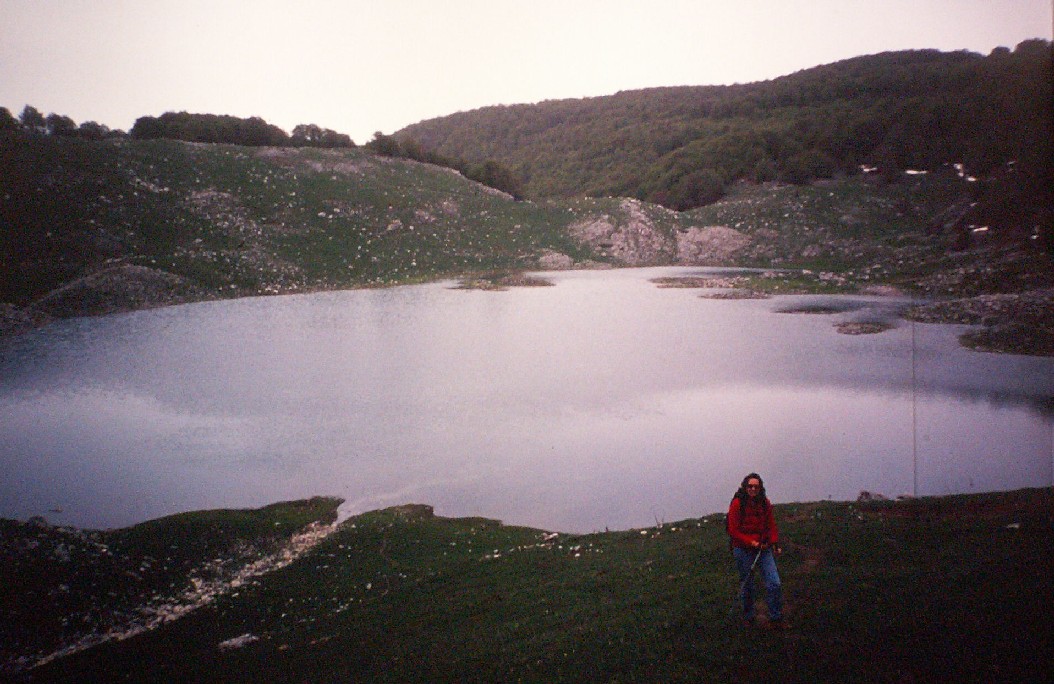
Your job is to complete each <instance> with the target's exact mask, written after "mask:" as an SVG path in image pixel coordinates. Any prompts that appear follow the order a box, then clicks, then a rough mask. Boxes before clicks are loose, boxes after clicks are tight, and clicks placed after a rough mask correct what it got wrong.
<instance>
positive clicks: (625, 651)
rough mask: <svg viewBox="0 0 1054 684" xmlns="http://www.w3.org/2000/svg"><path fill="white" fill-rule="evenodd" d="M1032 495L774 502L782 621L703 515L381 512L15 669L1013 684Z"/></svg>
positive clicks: (1038, 499)
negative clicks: (569, 524)
mask: <svg viewBox="0 0 1054 684" xmlns="http://www.w3.org/2000/svg"><path fill="white" fill-rule="evenodd" d="M1052 497H1054V492H1052V490H1050V489H1040V490H1025V491H1019V492H1011V493H1001V494H986V495H971V496H955V497H947V498H933V499H929V498H927V499H920V500H914V501H904V502H895V503H894V502H872V503H866V504H852V503H831V502H827V503H816V504H788V505H783V506H779V507H778V508H777V515H778V518H779V520H780V522H781V529H782V533H783V537H784V546H785V551H786V552H785V554H784V556H783V557H782V559H781V561H780V570H781V574H782V576H783V581H784V590H785V594H786V597H787V608H788V620H789V627H788V629H787V630H786V631H785V632H783V633H771V632H766V631H761V630H757V629H751V630H747V629H744V628H743V627H742V626H741V625H740V624H739V621H738V619H737V616H736V612H735V608H734V604H735V600H734V595H735V592H736V586H737V582H736V579H735V578H734V576H733V574H734V573H733V570H732V568H731V563H730V560H729V554H728V549H727V542H726V537H725V534H724V530H723V516H721V515H712V516H708V517H704V518H701V519H691V520H685V521H682V522H678V523H673V524H667V525H663V526H661V527H656V528H651V529H646V530H629V531H622V532H607V533H602V534H593V535H586V536H570V535H554V534H547V533H544V532H541V531H539V530H532V529H525V528H516V527H505V526H502V525H500V524H498V523H496V522H493V521H487V520H482V519H444V518H437V517H433V516H432V515H431V513H430V510H428V509H426V508H425V507H403V508H399V509H388V510H385V511H378V512H374V513H369V514H365V515H362V516H359V517H356V518H353V519H351V520H349V521H346V522H345V523H344V524H343V525H342V526H341V527H340V528H339V529H338V531H337V532H335V533H334V534H332V535H331V536H330V537H328V538H327V539H326V541H325V542H323V543H322V544H321V545H319V546H317V547H315V548H314V549H313V550H312V551H311V552H309V554H308V555H306V556H304V557H303V558H301V559H300V560H299V561H298V562H296V563H294V564H293V565H290V566H288V567H286V568H284V569H282V570H278V571H276V572H274V573H272V574H270V575H265V576H263V577H261V578H259V579H258V580H257V581H256V582H254V583H253V584H251V585H248V586H245V587H242V588H240V589H239V590H238V591H236V592H234V593H231V594H229V595H227V596H225V597H222V598H220V599H218V600H217V601H215V602H214V603H213V604H211V605H209V606H208V607H205V608H203V609H201V610H199V611H197V612H195V613H192V614H191V615H189V616H188V617H185V618H183V619H181V620H179V621H176V622H173V623H170V624H167V625H165V626H163V627H161V628H160V629H158V630H156V631H154V632H150V633H147V634H144V635H140V636H137V637H134V638H132V639H129V640H127V641H123V642H111V643H109V644H106V645H103V646H101V647H97V648H95V649H92V650H89V651H84V652H82V653H79V654H76V655H74V656H71V657H68V658H65V659H63V660H60V661H56V662H53V663H51V664H49V665H46V666H44V667H42V668H39V669H37V670H34V671H32V673H31V674H32V676H31V677H29V679H30V680H31V681H89V680H91V681H118V680H122V679H124V678H127V679H128V680H131V681H217V682H243V681H313V682H327V681H334V682H335V681H392V682H403V681H428V682H434V681H488V682H494V681H517V680H522V681H693V682H698V681H715V682H724V681H757V682H769V681H874V682H886V681H891V682H896V681H923V680H926V679H929V678H931V677H932V678H937V677H940V678H942V679H946V680H948V681H1015V680H1017V679H1019V678H1024V677H1027V676H1029V675H1031V674H1034V673H1035V671H1036V670H1035V664H1036V663H1037V662H1039V663H1043V662H1049V661H1050V659H1051V657H1052V656H1054V644H1052V638H1051V633H1052V632H1051V627H1052V625H1051V616H1050V611H1049V610H1047V606H1046V602H1047V601H1048V600H1049V597H1050V593H1051V589H1052V580H1051V576H1050V573H1049V572H1048V570H1049V568H1050V564H1051V561H1052V558H1054V545H1052V536H1051V523H1052V511H1054V509H1052V504H1054V498H1052ZM244 635H251V636H249V637H246V638H245V639H244V642H245V645H243V646H242V647H240V648H232V649H223V648H220V647H219V644H220V643H221V642H224V641H226V640H229V639H232V638H235V637H239V636H244Z"/></svg>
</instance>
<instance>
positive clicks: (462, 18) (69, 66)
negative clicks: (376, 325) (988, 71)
mask: <svg viewBox="0 0 1054 684" xmlns="http://www.w3.org/2000/svg"><path fill="white" fill-rule="evenodd" d="M1052 6H1054V3H1052V0H721V1H714V0H640V1H630V0H556V1H554V0H517V1H506V0H253V1H249V0H0V106H4V107H7V108H8V109H9V110H10V111H11V112H12V113H13V114H14V115H15V116H18V115H19V114H20V113H21V111H22V108H23V107H24V106H25V105H27V104H29V105H32V106H34V107H36V108H37V109H38V110H40V111H41V112H42V113H43V114H45V115H46V114H49V113H52V112H54V113H56V114H62V115H66V116H69V117H71V118H72V119H73V120H74V121H75V122H77V123H78V124H79V123H82V122H84V121H96V122H98V123H102V124H105V125H107V126H109V127H110V128H116V129H122V130H128V129H130V128H131V127H132V125H133V124H134V123H135V120H136V119H137V118H139V117H140V116H159V115H161V114H163V113H164V112H167V111H188V112H194V113H208V114H230V115H233V116H238V117H243V118H247V117H250V116H259V117H262V118H264V119H266V120H267V121H268V122H269V123H272V124H275V125H277V126H279V127H280V128H283V129H284V130H285V131H286V132H292V129H293V127H294V126H296V125H298V124H307V123H313V124H317V125H319V126H322V127H324V128H331V129H333V130H335V131H338V132H341V133H347V134H348V135H350V136H351V137H352V139H353V140H354V141H355V142H356V143H360V144H361V143H365V142H368V141H369V140H370V139H372V138H373V135H374V133H375V132H377V131H381V132H384V133H394V132H396V131H397V130H399V129H401V128H403V127H404V126H407V125H409V124H412V123H416V122H418V121H422V120H425V119H431V118H435V117H440V116H445V115H447V114H453V113H455V112H458V111H468V110H471V109H476V108H479V107H485V106H490V105H499V104H507V105H508V104H519V103H533V102H540V101H543V100H553V99H564V98H580V97H592V96H599V95H611V94H614V93H616V92H618V91H620V90H636V89H639V88H648V87H654V86H671V85H724V84H731V83H749V82H754V81H761V80H767V79H770V78H775V77H778V76H782V75H786V74H789V73H793V72H795V71H799V70H801V69H806V68H809V67H813V66H817V65H820V64H828V63H831V62H835V61H838V60H841V59H846V58H849V57H854V56H857V55H865V54H874V53H878V52H885V51H889V50H903V49H923V48H935V49H939V50H944V51H950V50H970V51H973V52H979V53H981V54H988V53H989V52H991V50H992V49H993V48H996V47H999V46H1005V47H1009V48H1011V49H1013V47H1014V46H1015V45H1017V44H1018V43H1019V42H1021V41H1022V40H1026V39H1029V38H1046V39H1048V40H1049V39H1051V38H1052V31H1054V18H1052V13H1054V9H1052Z"/></svg>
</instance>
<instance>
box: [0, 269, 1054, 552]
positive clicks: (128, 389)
mask: <svg viewBox="0 0 1054 684" xmlns="http://www.w3.org/2000/svg"><path fill="white" fill-rule="evenodd" d="M707 270H708V269H685V268H680V269H671V268H665V269H629V270H613V271H592V272H566V273H551V274H543V275H545V276H547V277H549V278H550V279H551V280H553V282H554V283H555V287H540V288H519V289H512V290H509V291H505V292H482V291H463V290H456V289H453V288H452V285H453V283H449V282H447V283H433V284H427V285H420V286H408V287H399V288H393V289H383V290H358V291H347V292H333V293H322V294H312V295H297V296H284V297H269V298H252V299H242V300H235V301H224V302H211V303H202V304H193V305H187V306H178V307H170V308H165V309H158V310H153V311H143V312H136V313H131V314H122V315H115V316H108V317H103V318H91V319H74V320H68V321H62V322H59V323H56V324H53V325H51V326H48V327H46V328H44V329H41V330H38V331H35V332H32V333H30V334H27V335H24V336H21V337H18V338H15V339H13V340H8V341H7V342H4V343H3V346H0V454H2V459H3V464H4V476H3V478H2V480H0V502H2V503H0V516H2V517H8V518H22V519H24V518H27V517H29V516H34V515H40V516H43V517H45V518H46V519H48V520H49V521H51V522H52V523H55V524H73V525H78V526H84V527H97V528H108V527H118V526H125V525H129V524H132V523H135V522H139V521H143V520H147V519H151V518H156V517H160V516H162V515H167V514H170V513H175V512H179V511H186V510H198V509H206V508H242V507H255V506H260V505H264V504H268V503H272V502H275V501H281V500H288V499H296V498H303V497H308V496H312V495H316V494H330V495H336V496H340V497H342V498H344V499H345V500H346V504H345V506H344V507H343V511H344V512H345V513H349V514H350V513H357V512H362V511H366V510H371V509H375V508H380V507H386V506H391V505H396V504H402V503H408V502H414V503H427V504H431V505H433V506H435V509H436V512H437V514H440V515H445V516H466V515H481V516H486V517H489V518H497V519H500V520H503V521H505V522H506V523H509V524H523V525H529V526H534V527H540V528H544V529H549V530H559V531H564V532H589V531H594V530H603V529H605V528H611V529H628V528H633V527H642V526H650V525H653V524H655V523H656V522H663V521H665V522H672V521H675V520H681V519H684V518H688V517H695V516H700V515H704V514H708V513H712V512H715V511H723V510H724V509H725V508H726V506H727V503H728V500H729V498H730V497H731V495H732V493H733V492H734V490H735V489H736V487H737V486H738V484H739V481H740V479H741V478H742V477H743V475H745V474H746V473H748V472H750V471H757V472H760V473H761V474H762V476H763V477H764V478H765V480H766V485H767V488H768V492H769V495H770V497H771V498H772V499H773V500H774V501H777V502H787V501H803V500H817V499H827V498H833V499H840V500H844V499H855V498H856V496H857V495H858V494H859V492H860V491H861V490H869V491H871V492H877V493H881V494H883V495H885V496H889V497H894V496H897V495H901V494H912V493H913V492H914V493H917V494H919V495H928V494H946V493H953V492H974V491H989V490H1003V489H1015V488H1019V487H1031V486H1048V485H1051V484H1052V480H1054V420H1052V409H1051V406H1052V402H1051V397H1052V395H1054V359H1043V358H1031V357H1023V356H1011V355H997V354H983V353H977V352H971V351H968V350H965V349H962V348H960V347H959V345H958V342H957V336H958V335H959V334H960V333H961V332H962V331H963V330H964V328H962V327H960V326H938V325H923V324H915V325H912V324H910V323H907V322H904V321H899V322H898V323H897V327H896V328H894V329H892V330H889V331H887V332H884V333H881V334H877V335H859V336H849V335H841V334H838V333H837V332H836V331H835V329H834V327H833V326H834V324H835V323H837V322H841V321H847V320H876V319H887V320H894V319H893V318H892V317H893V312H894V311H895V310H896V309H897V308H898V307H902V306H903V305H904V303H905V302H904V301H903V300H896V299H879V298H868V297H827V298H824V297H816V296H810V297H792V296H786V297H775V298H772V299H768V300H750V301H722V300H712V299H704V298H701V297H700V296H699V295H700V292H701V291H700V290H693V289H662V288H659V287H657V286H656V285H655V284H653V283H651V282H649V279H650V278H654V277H658V276H663V275H695V274H699V273H701V272H704V271H707ZM820 301H823V302H826V303H834V304H836V305H838V306H840V307H842V308H843V309H844V311H843V312H842V313H837V314H832V315H814V314H813V315H807V314H788V313H780V311H781V310H783V309H786V308H788V307H791V306H795V305H800V304H803V303H805V304H808V303H816V302H820Z"/></svg>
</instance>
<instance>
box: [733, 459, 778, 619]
mask: <svg viewBox="0 0 1054 684" xmlns="http://www.w3.org/2000/svg"><path fill="white" fill-rule="evenodd" d="M727 526H728V535H729V540H730V542H731V545H732V555H733V556H734V557H735V559H736V569H738V570H739V579H740V582H741V584H740V588H739V594H740V598H741V599H742V600H743V620H744V622H745V623H746V624H748V625H752V624H754V577H753V572H754V568H755V567H757V568H758V569H760V570H761V579H762V581H763V582H764V584H765V603H766V605H768V609H769V626H770V627H772V628H774V629H781V628H782V627H783V592H782V587H781V586H780V576H779V572H777V571H776V557H777V556H778V555H779V554H780V548H779V531H778V530H777V529H776V516H775V515H773V513H772V503H771V502H770V501H769V500H768V497H767V496H765V484H764V482H762V480H761V476H760V475H758V474H757V473H751V474H749V475H747V476H746V477H744V478H743V483H742V484H741V485H740V487H739V491H737V492H736V495H735V496H734V497H733V498H732V503H731V504H730V505H729V507H728V520H727Z"/></svg>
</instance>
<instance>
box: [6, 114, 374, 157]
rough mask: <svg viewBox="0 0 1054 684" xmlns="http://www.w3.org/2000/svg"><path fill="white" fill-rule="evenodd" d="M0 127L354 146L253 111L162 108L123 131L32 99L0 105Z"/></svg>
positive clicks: (98, 135) (94, 135)
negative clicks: (47, 110) (288, 127)
mask: <svg viewBox="0 0 1054 684" xmlns="http://www.w3.org/2000/svg"><path fill="white" fill-rule="evenodd" d="M4 130H6V131H23V132H29V133H35V134H40V135H54V136H64V137H78V138H86V139H90V140H102V139H105V138H132V139H134V140H156V139H161V138H164V139H168V140H183V141H185V142H200V143H222V144H227V145H246V146H276V147H283V146H292V147H327V148H338V147H344V148H350V147H355V142H354V141H353V140H352V139H351V137H350V136H348V135H346V134H344V133H338V132H336V131H333V130H331V129H328V128H323V127H321V126H318V125H316V124H300V125H298V126H296V127H295V128H293V133H292V135H290V134H288V133H286V132H285V131H284V130H282V129H281V128H279V127H278V126H274V125H272V124H269V123H267V122H266V121H264V120H263V119H262V118H260V117H258V116H254V117H249V118H247V119H243V118H239V117H236V116H229V115H222V114H189V113H187V112H166V113H164V114H162V115H161V116H142V117H139V118H138V119H136V121H135V124H134V125H133V126H132V129H131V130H130V131H128V132H127V133H125V132H124V131H121V130H111V129H110V128H109V127H107V126H105V125H104V124H100V123H97V122H95V121H85V122H84V123H82V124H80V125H79V126H78V125H77V123H76V122H75V121H74V120H73V119H71V118H70V117H68V116H65V115H62V114H55V113H51V114H48V115H47V116H45V115H44V114H42V113H41V112H40V111H39V110H38V109H37V108H36V107H33V106H32V105H26V106H25V108H24V109H23V110H22V113H21V115H20V116H19V117H18V118H16V117H15V116H14V115H13V114H12V113H11V111H10V110H9V109H8V108H7V107H0V131H4Z"/></svg>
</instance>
